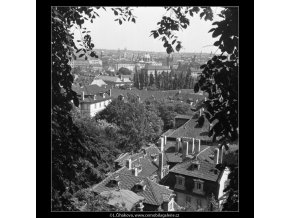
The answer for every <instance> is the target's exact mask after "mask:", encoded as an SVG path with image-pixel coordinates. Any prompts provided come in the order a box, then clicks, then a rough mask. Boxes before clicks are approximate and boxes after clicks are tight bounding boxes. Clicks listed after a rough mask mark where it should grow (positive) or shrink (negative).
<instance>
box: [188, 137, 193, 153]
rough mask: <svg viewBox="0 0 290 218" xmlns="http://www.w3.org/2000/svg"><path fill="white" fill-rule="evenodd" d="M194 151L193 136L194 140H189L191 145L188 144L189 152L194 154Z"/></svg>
mask: <svg viewBox="0 0 290 218" xmlns="http://www.w3.org/2000/svg"><path fill="white" fill-rule="evenodd" d="M193 151H194V138H192V142H191V141H189V145H188V153H189V154H192V153H193Z"/></svg>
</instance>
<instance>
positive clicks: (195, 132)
mask: <svg viewBox="0 0 290 218" xmlns="http://www.w3.org/2000/svg"><path fill="white" fill-rule="evenodd" d="M197 120H198V119H190V120H189V121H187V122H186V123H185V124H183V125H182V126H180V127H179V128H177V129H176V130H174V131H173V132H172V134H171V135H169V136H168V137H171V138H182V137H188V138H195V139H200V140H206V141H209V140H211V139H212V137H208V131H209V125H210V124H209V122H208V121H207V119H205V121H204V124H203V126H202V127H198V123H197Z"/></svg>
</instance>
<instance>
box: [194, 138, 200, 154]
mask: <svg viewBox="0 0 290 218" xmlns="http://www.w3.org/2000/svg"><path fill="white" fill-rule="evenodd" d="M200 144H201V143H200V139H196V140H195V142H194V152H195V153H196V154H198V153H199V152H200Z"/></svg>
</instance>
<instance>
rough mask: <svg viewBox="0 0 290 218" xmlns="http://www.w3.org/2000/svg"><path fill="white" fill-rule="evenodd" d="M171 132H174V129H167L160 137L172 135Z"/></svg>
mask: <svg viewBox="0 0 290 218" xmlns="http://www.w3.org/2000/svg"><path fill="white" fill-rule="evenodd" d="M173 131H174V129H169V130H167V131H166V132H164V133H162V135H161V136H169V135H171V134H172V133H173Z"/></svg>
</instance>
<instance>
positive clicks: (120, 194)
mask: <svg viewBox="0 0 290 218" xmlns="http://www.w3.org/2000/svg"><path fill="white" fill-rule="evenodd" d="M100 195H101V196H103V197H105V198H107V199H108V202H106V203H107V204H109V205H112V206H115V205H118V206H120V207H125V208H126V209H127V210H128V211H131V210H132V208H133V207H134V206H135V205H136V204H137V203H139V202H140V201H142V200H144V197H142V196H139V195H137V194H135V193H134V192H132V191H130V190H125V189H121V190H109V191H103V192H101V193H100Z"/></svg>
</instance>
